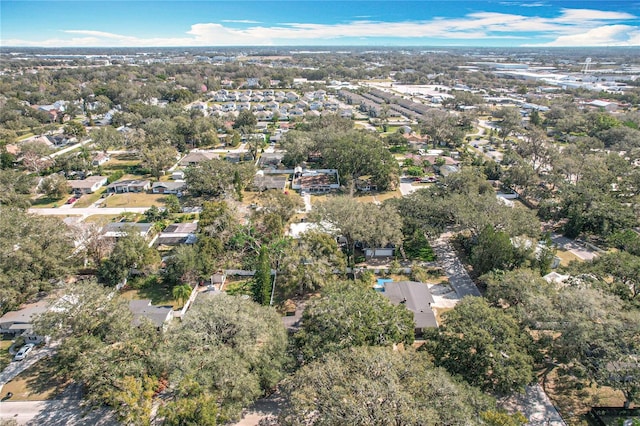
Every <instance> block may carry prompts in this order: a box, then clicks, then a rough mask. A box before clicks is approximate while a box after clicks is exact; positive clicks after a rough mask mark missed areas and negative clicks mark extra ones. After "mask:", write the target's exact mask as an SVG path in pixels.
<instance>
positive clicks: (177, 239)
mask: <svg viewBox="0 0 640 426" xmlns="http://www.w3.org/2000/svg"><path fill="white" fill-rule="evenodd" d="M197 229H198V224H197V223H195V222H189V223H174V224H172V225H169V226H167V227H166V228H165V229H164V231H162V232H161V233H160V235H158V239H157V241H156V242H157V244H158V245H165V246H176V245H180V244H194V243H195V242H196V239H197V237H196V231H197Z"/></svg>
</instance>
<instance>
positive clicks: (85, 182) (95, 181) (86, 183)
mask: <svg viewBox="0 0 640 426" xmlns="http://www.w3.org/2000/svg"><path fill="white" fill-rule="evenodd" d="M67 182H68V183H69V186H70V187H71V189H72V190H73V192H75V193H76V194H93V193H94V192H96V191H97V190H98V189H100V187H102V186H103V185H106V184H107V177H106V176H89V177H87V178H86V179H81V180H68V181H67Z"/></svg>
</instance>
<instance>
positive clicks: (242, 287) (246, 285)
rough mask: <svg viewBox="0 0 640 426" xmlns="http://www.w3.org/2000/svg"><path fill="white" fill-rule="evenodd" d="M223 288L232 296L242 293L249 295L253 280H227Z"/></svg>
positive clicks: (251, 293)
mask: <svg viewBox="0 0 640 426" xmlns="http://www.w3.org/2000/svg"><path fill="white" fill-rule="evenodd" d="M224 290H225V291H226V293H227V294H230V295H232V296H238V295H243V294H247V295H249V296H251V295H253V280H251V279H248V280H240V281H228V282H227V283H226V284H225V286H224Z"/></svg>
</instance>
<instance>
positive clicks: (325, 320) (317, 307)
mask: <svg viewBox="0 0 640 426" xmlns="http://www.w3.org/2000/svg"><path fill="white" fill-rule="evenodd" d="M413 339H414V323H413V314H412V313H411V312H410V311H409V310H407V309H406V308H405V307H404V306H403V305H399V306H394V305H392V304H391V302H389V300H388V299H386V298H385V297H384V296H382V295H380V294H379V293H376V292H375V291H373V290H372V289H370V288H362V287H359V286H357V285H356V284H353V283H348V282H345V283H341V284H338V285H335V286H330V287H327V288H325V289H324V290H323V292H322V295H321V296H320V297H319V298H317V299H313V300H311V301H310V302H309V304H308V305H307V308H306V309H305V311H304V313H303V315H302V326H301V328H300V331H299V332H298V333H297V334H296V336H295V340H296V346H297V347H298V350H299V351H300V354H301V356H302V358H303V360H304V361H305V362H309V361H312V360H314V359H317V358H319V357H320V356H322V355H323V354H324V353H327V352H335V351H338V350H340V349H343V348H348V347H353V346H363V345H368V346H391V345H393V344H396V343H404V344H407V345H408V344H411V343H413Z"/></svg>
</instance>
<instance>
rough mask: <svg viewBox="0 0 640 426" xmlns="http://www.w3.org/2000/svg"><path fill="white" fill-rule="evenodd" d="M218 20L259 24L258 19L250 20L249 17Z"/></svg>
mask: <svg viewBox="0 0 640 426" xmlns="http://www.w3.org/2000/svg"><path fill="white" fill-rule="evenodd" d="M220 22H225V23H230V24H261V22H260V21H252V20H250V19H223V20H221V21H220Z"/></svg>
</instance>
